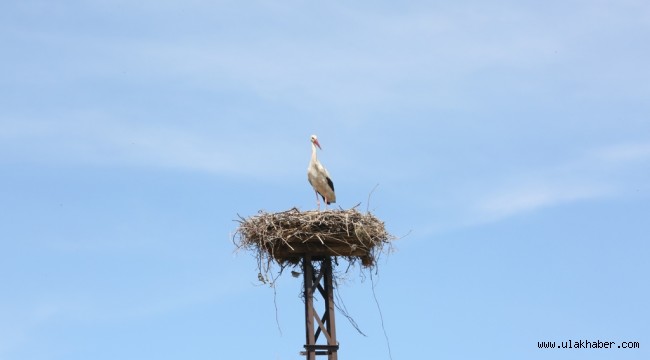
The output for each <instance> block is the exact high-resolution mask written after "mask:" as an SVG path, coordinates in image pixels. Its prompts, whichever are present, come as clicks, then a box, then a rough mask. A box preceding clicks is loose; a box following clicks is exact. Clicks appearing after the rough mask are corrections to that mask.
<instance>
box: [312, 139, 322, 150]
mask: <svg viewBox="0 0 650 360" xmlns="http://www.w3.org/2000/svg"><path fill="white" fill-rule="evenodd" d="M314 144H316V146H318V148H319V149H321V150H323V149H322V148H321V147H320V144H319V143H318V139H314Z"/></svg>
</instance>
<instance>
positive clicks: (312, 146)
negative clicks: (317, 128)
mask: <svg viewBox="0 0 650 360" xmlns="http://www.w3.org/2000/svg"><path fill="white" fill-rule="evenodd" d="M311 161H312V162H316V161H317V159H316V144H314V143H311Z"/></svg>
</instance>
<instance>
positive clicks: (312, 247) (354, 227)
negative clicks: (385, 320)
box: [234, 208, 394, 270]
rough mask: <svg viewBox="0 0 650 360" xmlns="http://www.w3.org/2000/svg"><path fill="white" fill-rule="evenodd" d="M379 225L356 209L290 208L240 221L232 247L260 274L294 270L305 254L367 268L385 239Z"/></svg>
mask: <svg viewBox="0 0 650 360" xmlns="http://www.w3.org/2000/svg"><path fill="white" fill-rule="evenodd" d="M393 239H394V237H393V236H392V235H390V234H389V233H388V232H386V229H385V228H384V223H383V222H382V221H380V220H379V219H377V218H376V217H375V216H374V215H372V214H371V213H369V212H368V213H365V214H362V213H360V212H358V211H357V210H356V209H354V208H353V209H349V210H327V211H305V212H301V211H300V210H298V209H296V208H293V209H291V210H287V211H283V212H279V213H267V212H264V211H260V212H259V214H258V215H256V216H251V217H249V218H243V217H241V216H240V220H239V228H238V229H237V231H236V232H235V236H234V242H235V245H236V246H237V248H239V249H241V248H243V249H246V250H249V251H252V252H254V253H255V254H256V256H257V259H258V262H259V263H258V265H259V267H260V270H264V269H266V270H268V268H269V266H270V265H271V263H272V262H274V261H275V262H277V263H278V264H279V265H280V266H281V267H284V266H286V265H295V264H298V263H299V262H300V259H301V258H302V257H303V256H304V255H306V254H308V255H311V256H312V257H325V256H341V257H344V258H346V259H347V260H348V261H349V262H350V263H355V262H357V261H359V260H360V261H361V264H362V265H363V266H364V267H371V266H373V265H374V264H375V263H376V260H377V257H378V256H379V254H380V253H381V252H382V250H384V248H385V247H386V246H388V248H390V240H393Z"/></svg>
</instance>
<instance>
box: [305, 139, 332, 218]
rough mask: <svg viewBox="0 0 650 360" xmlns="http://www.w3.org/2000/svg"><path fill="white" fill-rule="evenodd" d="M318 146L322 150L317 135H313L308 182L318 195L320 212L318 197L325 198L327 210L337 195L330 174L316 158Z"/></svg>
mask: <svg viewBox="0 0 650 360" xmlns="http://www.w3.org/2000/svg"><path fill="white" fill-rule="evenodd" d="M316 146H318V148H319V149H321V147H320V144H319V143H318V138H317V137H316V135H312V136H311V161H310V162H309V167H308V168H307V180H309V183H310V184H311V186H312V187H313V188H314V192H315V193H316V204H318V210H320V199H319V198H318V195H320V196H321V197H322V198H323V201H325V208H326V209H327V205H329V204H331V203H334V202H336V195H335V194H334V183H333V182H332V179H330V174H329V173H328V172H327V169H325V167H324V166H323V165H322V164H321V163H320V161H318V158H317V157H316Z"/></svg>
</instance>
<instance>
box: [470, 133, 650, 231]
mask: <svg viewBox="0 0 650 360" xmlns="http://www.w3.org/2000/svg"><path fill="white" fill-rule="evenodd" d="M648 166H650V144H648V143H622V144H614V145H607V146H603V147H600V148H597V149H595V150H592V151H588V152H586V153H585V154H584V155H583V156H578V157H575V158H573V159H568V160H565V161H563V162H560V163H558V164H557V165H556V166H552V167H548V168H544V169H522V170H521V171H520V173H519V174H517V175H512V176H511V177H510V178H509V179H502V180H501V183H500V184H499V183H498V182H497V183H496V187H493V188H492V189H488V188H486V189H484V190H485V195H483V196H480V197H478V199H479V200H478V201H477V202H476V203H475V204H474V206H473V207H474V210H475V212H474V213H475V215H476V221H477V222H478V223H483V222H493V221H498V220H502V219H505V218H508V217H511V216H516V215H520V214H525V213H530V212H533V211H536V210H540V209H544V208H551V207H553V206H558V205H563V204H568V203H572V202H578V201H585V200H592V199H602V198H616V197H626V196H629V194H630V193H631V192H632V191H637V190H638V189H640V188H643V189H647V188H648V185H646V182H647V180H649V179H648V175H649V173H648V172H647V169H648ZM644 174H645V175H644Z"/></svg>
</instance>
